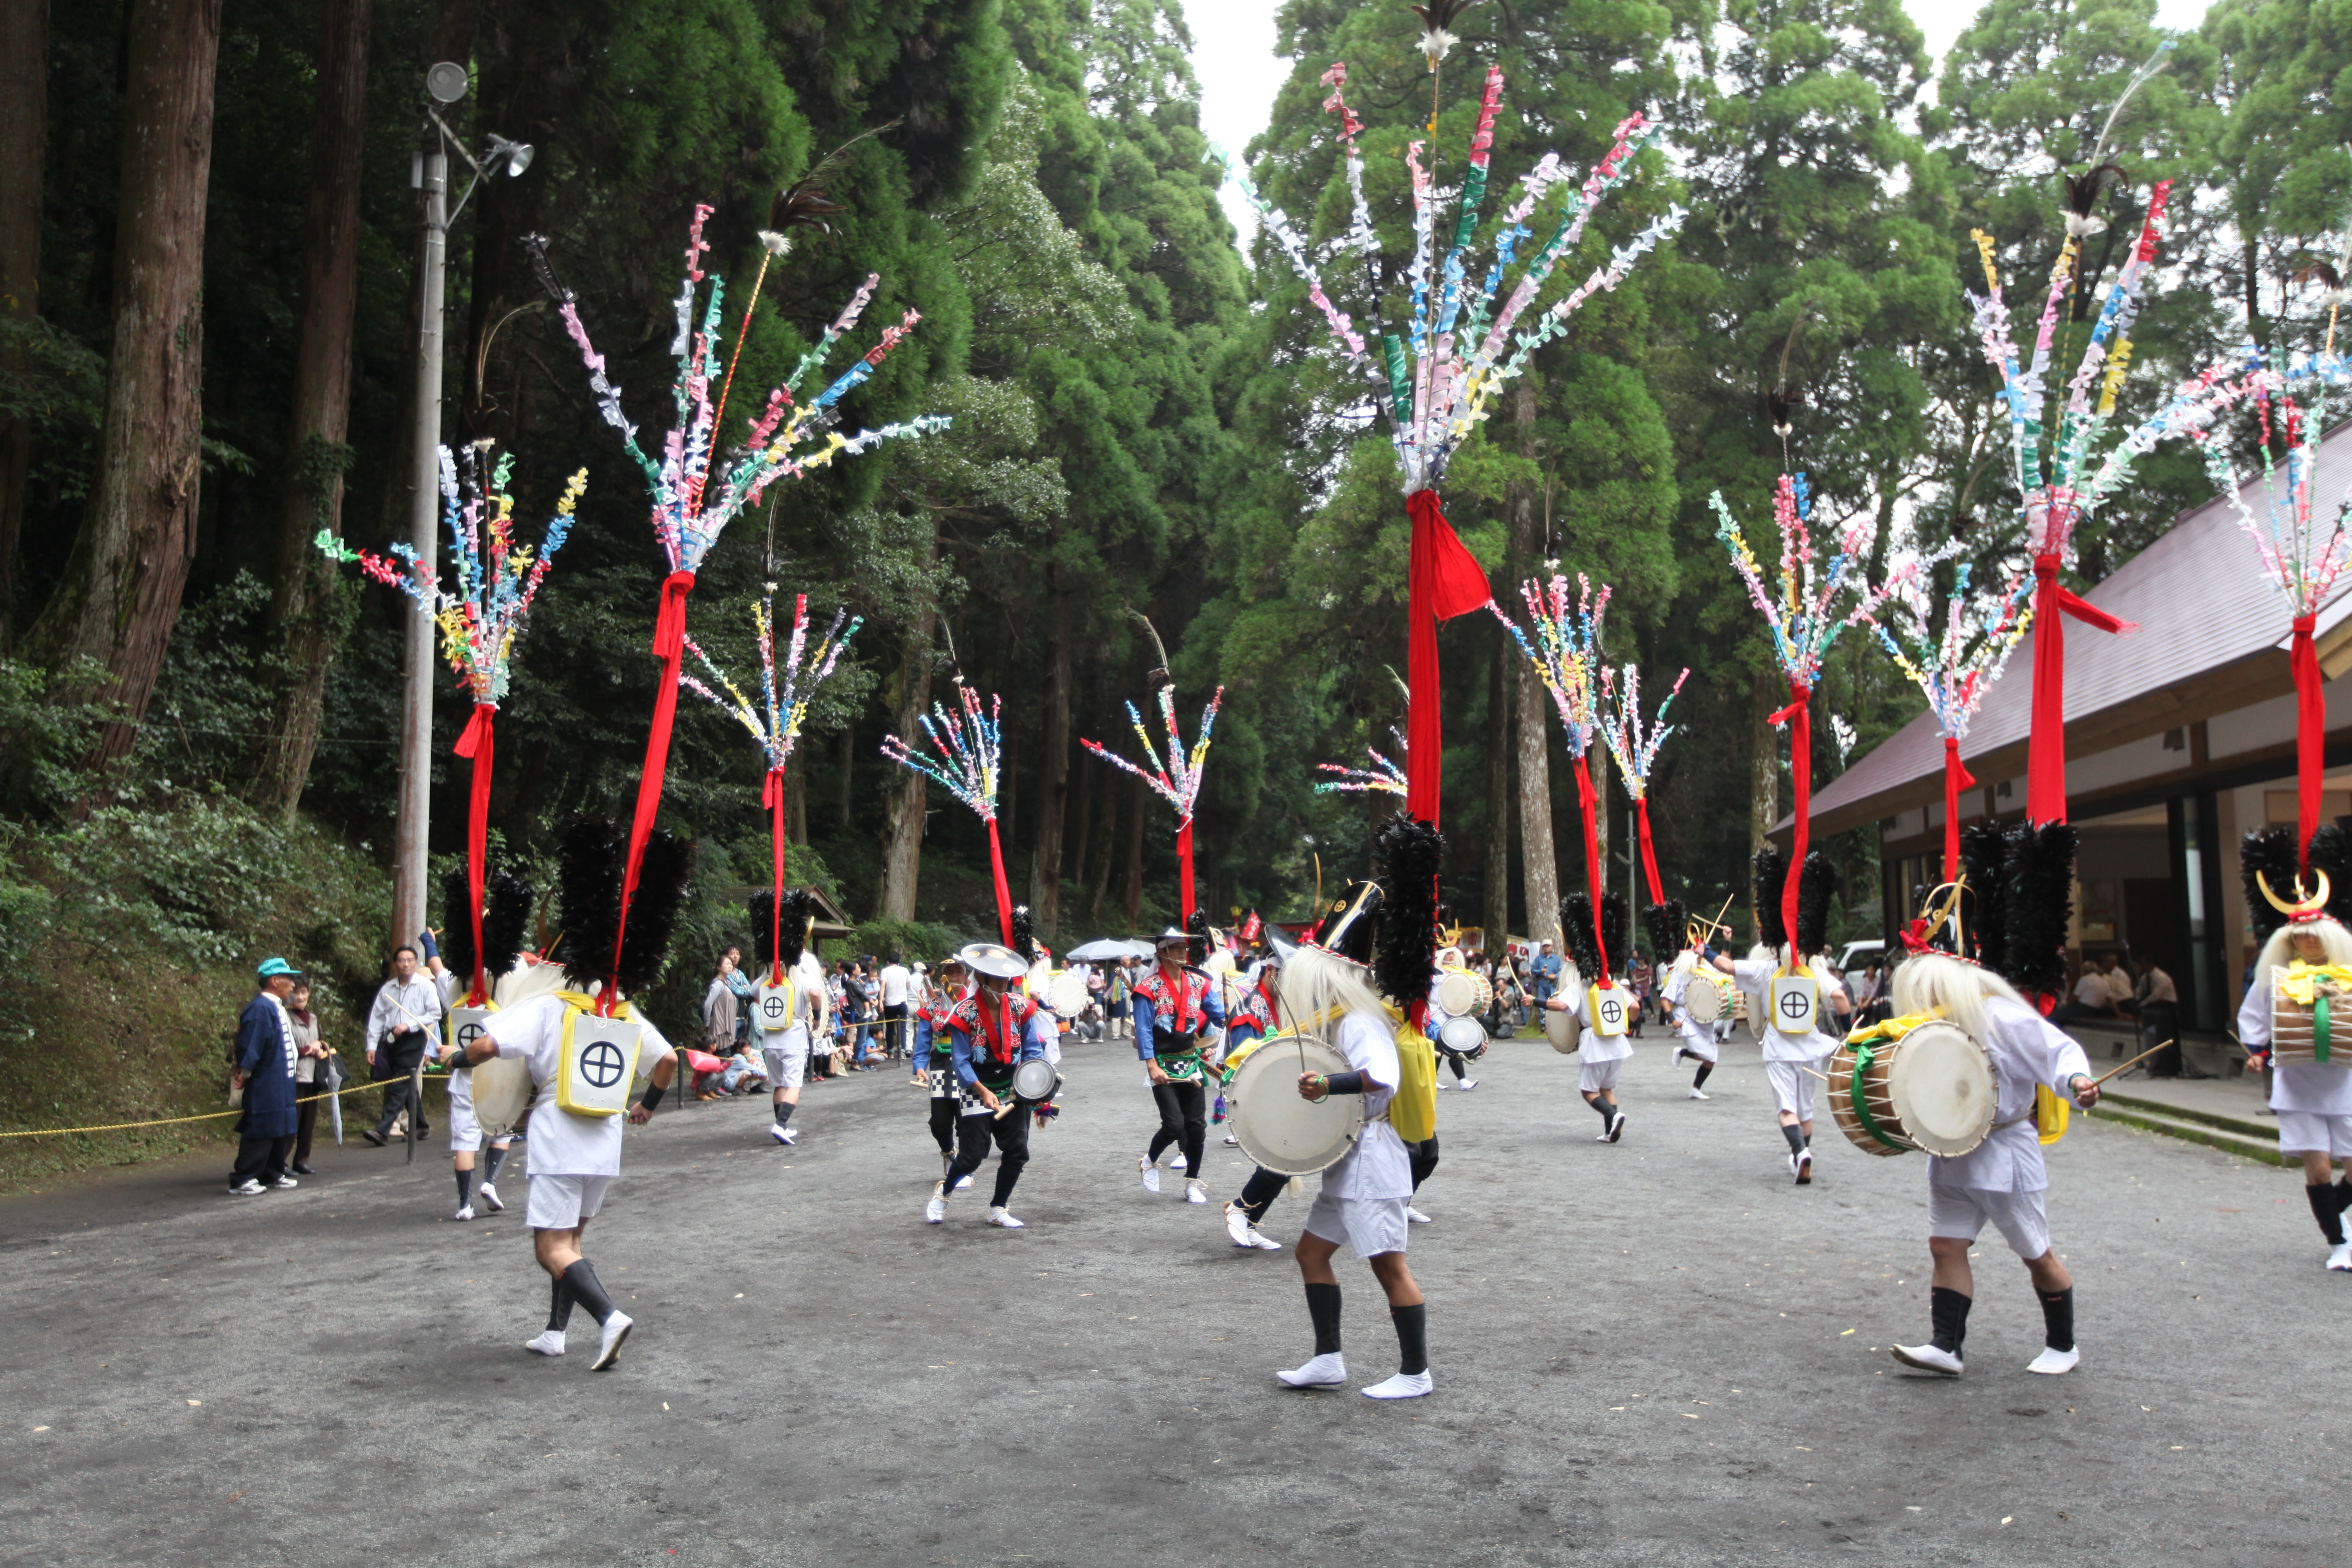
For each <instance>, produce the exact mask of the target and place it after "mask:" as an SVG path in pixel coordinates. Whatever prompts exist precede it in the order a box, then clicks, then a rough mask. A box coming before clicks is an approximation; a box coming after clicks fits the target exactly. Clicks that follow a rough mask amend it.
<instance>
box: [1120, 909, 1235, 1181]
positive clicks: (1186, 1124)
mask: <svg viewBox="0 0 2352 1568" xmlns="http://www.w3.org/2000/svg"><path fill="white" fill-rule="evenodd" d="M1191 943H1192V938H1191V937H1190V936H1188V935H1186V934H1185V932H1184V931H1182V930H1181V929H1180V928H1179V927H1176V926H1170V927H1169V928H1168V929H1167V930H1166V931H1161V932H1160V942H1159V952H1160V963H1159V967H1157V968H1155V969H1154V970H1152V972H1151V973H1150V974H1148V975H1146V976H1144V978H1143V979H1142V980H1140V981H1139V982H1138V983H1137V984H1136V987H1135V1054H1136V1056H1137V1057H1138V1058H1139V1059H1140V1060H1141V1061H1142V1063H1143V1066H1144V1070H1145V1072H1146V1073H1148V1074H1149V1075H1150V1079H1151V1098H1152V1100H1153V1101H1154V1102H1155V1103H1157V1104H1158V1106H1159V1107H1160V1128H1159V1131H1156V1132H1154V1133H1152V1135H1151V1144H1150V1148H1149V1149H1147V1150H1146V1151H1145V1152H1144V1153H1143V1155H1142V1156H1141V1157H1140V1158H1139V1159H1138V1160H1137V1161H1136V1168H1137V1169H1138V1170H1139V1171H1140V1172H1142V1173H1143V1190H1144V1191H1145V1192H1148V1193H1156V1192H1158V1191H1159V1190H1160V1155H1161V1154H1162V1153H1164V1152H1166V1151H1167V1148H1168V1145H1170V1144H1171V1143H1181V1148H1182V1150H1183V1153H1184V1201H1185V1202H1187V1203H1194V1204H1205V1203H1207V1202H1208V1201H1209V1193H1208V1188H1207V1187H1206V1186H1204V1185H1203V1184H1202V1175H1201V1172H1202V1168H1203V1167H1202V1159H1203V1152H1202V1145H1203V1144H1205V1143H1206V1142H1208V1136H1209V1101H1208V1094H1207V1089H1206V1086H1205V1083H1204V1081H1203V1074H1202V1063H1201V1049H1202V1046H1203V1045H1205V1044H1207V1040H1206V1036H1207V1034H1208V1031H1209V1028H1210V1026H1212V1025H1214V1026H1216V1027H1218V1028H1220V1029H1222V1028H1223V1027H1224V1025H1225V1006H1224V1003H1223V1001H1221V1000H1220V999H1219V998H1218V995H1217V991H1218V987H1217V986H1216V985H1215V984H1213V982H1212V981H1211V980H1210V978H1209V976H1207V975H1206V974H1203V973H1201V972H1200V971H1199V970H1197V969H1193V968H1192V967H1190V966H1189V965H1187V964H1186V963H1185V962H1184V960H1185V956H1186V953H1187V951H1188V950H1189V948H1190V946H1191Z"/></svg>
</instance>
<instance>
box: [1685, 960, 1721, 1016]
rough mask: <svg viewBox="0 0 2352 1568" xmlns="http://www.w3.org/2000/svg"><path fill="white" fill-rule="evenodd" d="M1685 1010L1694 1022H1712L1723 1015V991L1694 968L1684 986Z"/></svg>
mask: <svg viewBox="0 0 2352 1568" xmlns="http://www.w3.org/2000/svg"><path fill="white" fill-rule="evenodd" d="M1683 1010H1684V1011H1685V1012H1686V1013H1688V1014H1689V1015H1690V1016H1691V1022H1692V1023H1694V1024H1712V1023H1714V1022H1715V1021H1716V1020H1717V1018H1720V1017H1722V1016H1723V993H1722V991H1721V990H1720V989H1718V988H1717V985H1716V984H1715V982H1714V981H1713V980H1711V979H1709V978H1708V977H1707V976H1706V975H1705V974H1703V973H1699V972H1697V971H1696V970H1694V971H1693V972H1692V973H1691V977H1690V979H1689V981H1688V982H1686V983H1685V985H1684V987H1683Z"/></svg>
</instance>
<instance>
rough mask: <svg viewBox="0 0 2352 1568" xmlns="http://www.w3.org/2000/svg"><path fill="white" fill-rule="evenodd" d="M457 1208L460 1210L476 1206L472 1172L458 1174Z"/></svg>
mask: <svg viewBox="0 0 2352 1568" xmlns="http://www.w3.org/2000/svg"><path fill="white" fill-rule="evenodd" d="M457 1206H458V1207H459V1208H471V1207H473V1206H474V1173H473V1172H471V1171H460V1172H458V1173H457Z"/></svg>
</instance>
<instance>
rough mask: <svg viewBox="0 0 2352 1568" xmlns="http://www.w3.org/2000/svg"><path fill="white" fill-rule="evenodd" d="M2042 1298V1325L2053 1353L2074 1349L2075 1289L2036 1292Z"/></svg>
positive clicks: (2069, 1287)
mask: <svg viewBox="0 0 2352 1568" xmlns="http://www.w3.org/2000/svg"><path fill="white" fill-rule="evenodd" d="M2034 1294H2035V1295H2037V1296H2039V1297H2041V1298H2042V1327H2043V1329H2044V1330H2045V1331H2046V1332H2045V1334H2044V1336H2043V1337H2044V1338H2045V1339H2046V1340H2047V1342H2049V1345H2050V1348H2051V1349H2052V1350H2053V1351H2070V1350H2073V1349H2074V1287H2073V1286H2072V1285H2069V1286H2067V1287H2066V1289H2063V1290H2036V1291H2035V1292H2034Z"/></svg>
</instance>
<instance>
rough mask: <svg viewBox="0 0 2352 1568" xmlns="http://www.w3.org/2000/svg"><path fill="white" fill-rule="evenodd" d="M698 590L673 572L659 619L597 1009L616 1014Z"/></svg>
mask: <svg viewBox="0 0 2352 1568" xmlns="http://www.w3.org/2000/svg"><path fill="white" fill-rule="evenodd" d="M693 591H694V574H693V573H691V572H673V573H671V574H669V575H668V576H667V577H665V578H664V579H662V596H661V612H660V614H659V616H657V617H656V620H655V622H654V657H655V658H658V659H660V660H661V661H662V672H661V685H660V687H659V688H658V689H656V691H655V692H654V721H653V728H652V729H650V730H648V731H646V763H645V767H644V769H643V770H642V771H641V772H640V773H638V775H637V809H636V814H635V816H632V817H631V818H630V819H629V861H628V868H627V870H626V871H625V872H624V873H623V875H622V878H621V922H620V933H619V934H618V935H617V936H615V937H614V940H613V973H611V974H610V975H609V976H607V978H606V983H605V985H604V995H603V996H601V997H599V998H598V1000H597V1010H598V1011H599V1012H600V1013H602V1014H604V1015H605V1016H611V1014H612V1011H613V1008H614V1006H615V1005H617V1004H618V1002H619V1000H620V992H621V949H622V946H623V945H624V944H625V942H627V941H628V933H629V900H631V899H633V898H635V897H636V893H637V872H638V870H639V868H641V867H642V866H643V865H644V863H645V858H646V839H647V838H650V837H653V831H654V819H655V818H656V816H660V815H661V797H662V776H663V775H664V774H665V773H667V772H668V771H669V734H670V728H671V726H672V725H673V724H674V723H675V722H676V721H677V667H678V663H679V661H680V660H681V659H683V658H685V657H686V596H687V595H688V594H690V593H692V592H693Z"/></svg>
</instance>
